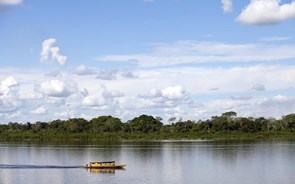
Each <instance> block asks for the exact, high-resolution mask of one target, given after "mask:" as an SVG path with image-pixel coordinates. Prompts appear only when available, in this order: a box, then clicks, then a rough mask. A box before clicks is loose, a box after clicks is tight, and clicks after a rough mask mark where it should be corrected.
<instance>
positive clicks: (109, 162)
mask: <svg viewBox="0 0 295 184" xmlns="http://www.w3.org/2000/svg"><path fill="white" fill-rule="evenodd" d="M95 163H98V164H113V163H115V161H104V162H90V164H95Z"/></svg>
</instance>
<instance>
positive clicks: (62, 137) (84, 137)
mask: <svg viewBox="0 0 295 184" xmlns="http://www.w3.org/2000/svg"><path fill="white" fill-rule="evenodd" d="M288 138H292V139H293V138H294V139H295V133H294V132H255V133H241V132H215V133H175V134H171V133H169V134H168V133H146V134H145V133H101V134H89V133H68V134H44V133H1V134H0V141H8V142H19V141H21V142H31V141H42V142H68V141H81V142H88V141H90V142H92V141H126V140H197V139H210V140H211V139H213V140H216V139H224V140H229V139H240V140H246V139H288Z"/></svg>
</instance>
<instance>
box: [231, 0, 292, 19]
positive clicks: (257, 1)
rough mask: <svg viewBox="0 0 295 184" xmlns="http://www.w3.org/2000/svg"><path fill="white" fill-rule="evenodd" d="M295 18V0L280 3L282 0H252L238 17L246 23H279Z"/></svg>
mask: <svg viewBox="0 0 295 184" xmlns="http://www.w3.org/2000/svg"><path fill="white" fill-rule="evenodd" d="M293 18H295V1H292V2H291V3H286V4H280V0H251V3H250V4H249V5H248V6H247V7H246V8H245V9H244V10H243V11H242V13H241V14H240V15H239V16H238V17H237V21H239V22H241V23H244V24H252V25H267V24H277V23H280V22H283V21H286V20H289V19H293Z"/></svg>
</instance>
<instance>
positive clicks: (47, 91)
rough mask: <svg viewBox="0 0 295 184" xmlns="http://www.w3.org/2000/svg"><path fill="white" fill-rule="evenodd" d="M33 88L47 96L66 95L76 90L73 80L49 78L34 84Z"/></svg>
mask: <svg viewBox="0 0 295 184" xmlns="http://www.w3.org/2000/svg"><path fill="white" fill-rule="evenodd" d="M35 90H36V91H37V92H39V93H41V94H44V95H46V96H49V97H68V96H70V95H71V94H73V93H74V92H76V91H77V85H76V84H75V83H74V82H73V81H64V80H59V79H55V80H50V81H46V82H43V83H41V84H40V85H36V87H35Z"/></svg>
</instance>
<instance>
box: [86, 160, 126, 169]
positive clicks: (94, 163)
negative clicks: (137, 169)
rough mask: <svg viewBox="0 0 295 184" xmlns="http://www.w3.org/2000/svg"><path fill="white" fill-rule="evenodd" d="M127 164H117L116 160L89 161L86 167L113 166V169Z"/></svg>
mask: <svg viewBox="0 0 295 184" xmlns="http://www.w3.org/2000/svg"><path fill="white" fill-rule="evenodd" d="M124 166H126V164H116V163H115V161H107V162H89V164H86V166H85V168H113V169H121V168H123V167H124Z"/></svg>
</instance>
